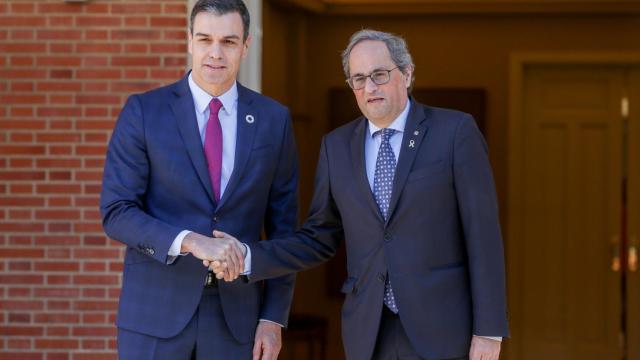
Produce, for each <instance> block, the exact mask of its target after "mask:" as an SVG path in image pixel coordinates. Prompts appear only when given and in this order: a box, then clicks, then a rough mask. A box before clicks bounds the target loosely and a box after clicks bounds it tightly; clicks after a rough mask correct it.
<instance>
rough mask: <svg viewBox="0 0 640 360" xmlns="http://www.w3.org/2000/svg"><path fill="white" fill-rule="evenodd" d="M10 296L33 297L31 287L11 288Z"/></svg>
mask: <svg viewBox="0 0 640 360" xmlns="http://www.w3.org/2000/svg"><path fill="white" fill-rule="evenodd" d="M8 297H9V298H14V299H15V298H30V297H31V289H30V288H22V287H17V288H9V295H8Z"/></svg>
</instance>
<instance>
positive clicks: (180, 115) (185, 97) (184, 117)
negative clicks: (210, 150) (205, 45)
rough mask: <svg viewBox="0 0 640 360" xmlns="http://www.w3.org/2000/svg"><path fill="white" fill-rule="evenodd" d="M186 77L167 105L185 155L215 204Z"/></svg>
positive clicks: (175, 89) (179, 83)
mask: <svg viewBox="0 0 640 360" xmlns="http://www.w3.org/2000/svg"><path fill="white" fill-rule="evenodd" d="M187 76H188V75H187ZM187 76H185V77H184V78H183V79H182V80H181V81H180V82H178V83H177V84H176V86H175V88H174V93H175V94H176V97H175V98H174V99H173V100H172V101H171V102H170V104H169V105H170V106H171V110H172V111H173V116H174V117H175V119H176V122H177V123H178V130H179V132H180V136H182V140H183V141H184V145H185V147H186V149H187V153H189V158H190V159H191V163H192V164H193V167H194V168H195V169H196V173H197V174H198V177H199V178H200V181H201V182H202V186H204V188H205V189H206V190H207V194H208V195H209V198H210V199H211V201H212V202H213V203H215V200H214V197H213V190H212V186H211V178H210V177H209V171H208V170H207V162H206V160H205V158H204V151H203V150H202V139H201V138H200V133H199V131H198V121H197V120H196V113H195V108H194V105H193V96H192V95H191V91H190V90H189V83H188V81H187Z"/></svg>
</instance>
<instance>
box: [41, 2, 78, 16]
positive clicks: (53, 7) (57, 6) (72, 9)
mask: <svg viewBox="0 0 640 360" xmlns="http://www.w3.org/2000/svg"><path fill="white" fill-rule="evenodd" d="M82 8H83V7H82V6H78V5H77V4H66V3H42V4H38V12H39V13H69V14H77V13H81V12H82Z"/></svg>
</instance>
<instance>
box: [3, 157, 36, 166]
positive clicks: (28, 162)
mask: <svg viewBox="0 0 640 360" xmlns="http://www.w3.org/2000/svg"><path fill="white" fill-rule="evenodd" d="M9 166H10V167H12V168H30V167H33V159H29V158H14V159H10V160H9Z"/></svg>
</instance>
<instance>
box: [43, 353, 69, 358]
mask: <svg viewBox="0 0 640 360" xmlns="http://www.w3.org/2000/svg"><path fill="white" fill-rule="evenodd" d="M69 356H71V355H70V354H68V353H52V352H47V360H69Z"/></svg>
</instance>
